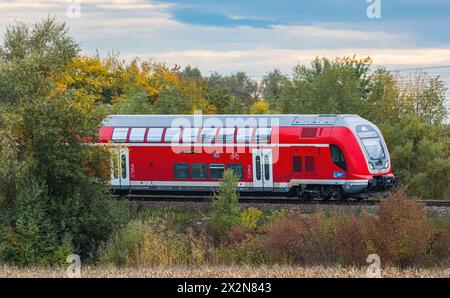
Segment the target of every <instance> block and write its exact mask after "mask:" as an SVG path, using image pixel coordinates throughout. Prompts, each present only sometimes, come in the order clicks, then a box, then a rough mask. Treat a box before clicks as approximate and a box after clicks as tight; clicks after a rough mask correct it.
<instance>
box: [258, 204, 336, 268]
mask: <svg viewBox="0 0 450 298" xmlns="http://www.w3.org/2000/svg"><path fill="white" fill-rule="evenodd" d="M333 221H334V217H326V216H325V215H324V214H323V213H320V212H319V213H317V214H314V215H301V214H298V213H296V214H293V215H291V216H289V217H287V218H281V219H279V220H278V221H276V222H275V223H273V224H272V225H271V226H269V227H268V233H267V236H266V243H265V245H266V247H267V253H268V254H269V255H270V258H271V259H272V260H273V261H274V262H276V263H295V264H318V263H321V264H329V263H332V262H333V261H334V260H335V259H336V256H335V249H334V243H335V228H334V226H335V225H334V223H333Z"/></svg>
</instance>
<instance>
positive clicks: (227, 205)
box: [211, 170, 240, 235]
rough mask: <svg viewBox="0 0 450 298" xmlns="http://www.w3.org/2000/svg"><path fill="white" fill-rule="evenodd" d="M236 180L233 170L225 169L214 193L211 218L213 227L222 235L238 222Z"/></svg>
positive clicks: (238, 210) (237, 179)
mask: <svg viewBox="0 0 450 298" xmlns="http://www.w3.org/2000/svg"><path fill="white" fill-rule="evenodd" d="M238 181H239V178H238V177H237V176H236V174H235V173H234V172H233V170H226V171H225V172H224V174H223V180H222V181H221V182H220V185H219V188H218V189H217V191H216V192H215V194H214V200H213V203H212V211H211V220H212V225H213V227H214V229H215V230H216V231H218V232H219V233H221V234H222V235H223V234H225V233H227V232H228V231H230V230H231V229H232V228H233V227H235V226H236V225H238V224H239V223H240V209H239V204H238V203H239V193H238V191H237V189H236V187H237V183H238Z"/></svg>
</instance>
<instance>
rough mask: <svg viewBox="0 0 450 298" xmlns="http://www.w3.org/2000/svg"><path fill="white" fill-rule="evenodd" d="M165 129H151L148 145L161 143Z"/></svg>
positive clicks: (147, 138) (148, 135)
mask: <svg viewBox="0 0 450 298" xmlns="http://www.w3.org/2000/svg"><path fill="white" fill-rule="evenodd" d="M163 132H164V127H149V128H148V131H147V137H146V139H145V140H146V141H147V143H161V142H162V137H163Z"/></svg>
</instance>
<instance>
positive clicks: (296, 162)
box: [292, 156, 302, 172]
mask: <svg viewBox="0 0 450 298" xmlns="http://www.w3.org/2000/svg"><path fill="white" fill-rule="evenodd" d="M292 170H293V171H294V172H301V171H302V157H301V156H293V157H292Z"/></svg>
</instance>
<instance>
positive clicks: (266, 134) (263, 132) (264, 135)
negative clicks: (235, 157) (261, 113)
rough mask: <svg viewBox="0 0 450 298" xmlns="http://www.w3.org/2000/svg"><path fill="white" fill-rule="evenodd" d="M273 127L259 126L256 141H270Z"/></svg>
mask: <svg viewBox="0 0 450 298" xmlns="http://www.w3.org/2000/svg"><path fill="white" fill-rule="evenodd" d="M271 132H272V128H269V127H258V128H257V129H256V132H255V143H266V144H267V143H270V134H271Z"/></svg>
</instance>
